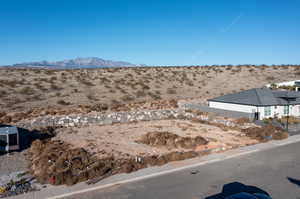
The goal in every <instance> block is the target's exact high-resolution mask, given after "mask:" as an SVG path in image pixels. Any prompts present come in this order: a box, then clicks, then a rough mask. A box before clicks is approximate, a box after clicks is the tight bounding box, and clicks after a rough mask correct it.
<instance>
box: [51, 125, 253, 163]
mask: <svg viewBox="0 0 300 199" xmlns="http://www.w3.org/2000/svg"><path fill="white" fill-rule="evenodd" d="M60 131H61V132H60V133H58V135H57V136H56V137H55V138H54V140H61V141H63V142H65V143H69V144H71V145H73V146H76V147H81V148H84V149H86V150H87V151H88V152H90V153H91V154H95V155H97V156H98V157H100V158H103V157H105V156H106V155H107V154H111V153H112V154H114V155H115V156H118V157H128V156H146V155H154V154H164V153H168V152H170V151H188V150H190V149H187V148H182V147H168V145H165V146H153V145H152V146H151V145H147V144H143V143H141V142H139V141H140V140H141V139H142V138H143V136H145V135H146V134H147V133H159V132H163V133H165V132H168V133H171V134H175V135H178V136H180V137H192V138H195V137H196V136H201V137H203V138H204V139H206V140H207V141H208V144H207V145H205V146H203V145H201V146H200V147H198V148H197V147H196V148H195V150H196V151H197V150H203V149H206V148H210V147H236V146H244V145H248V144H254V143H257V141H256V140H252V139H249V138H247V137H243V136H240V135H241V132H239V131H234V130H228V131H224V130H222V129H220V128H218V127H215V126H211V125H206V124H200V123H194V122H192V121H185V120H161V121H149V122H138V123H129V124H115V125H107V126H89V127H84V128H69V129H61V130H60ZM161 139H162V138H161ZM177 139H178V138H177Z"/></svg>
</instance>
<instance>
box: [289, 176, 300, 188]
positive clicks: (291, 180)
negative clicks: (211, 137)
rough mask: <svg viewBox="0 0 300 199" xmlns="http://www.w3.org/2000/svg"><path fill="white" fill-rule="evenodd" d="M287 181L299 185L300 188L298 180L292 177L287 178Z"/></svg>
mask: <svg viewBox="0 0 300 199" xmlns="http://www.w3.org/2000/svg"><path fill="white" fill-rule="evenodd" d="M287 179H288V180H289V181H290V183H293V184H295V185H297V186H298V187H300V180H297V179H295V178H291V177H287Z"/></svg>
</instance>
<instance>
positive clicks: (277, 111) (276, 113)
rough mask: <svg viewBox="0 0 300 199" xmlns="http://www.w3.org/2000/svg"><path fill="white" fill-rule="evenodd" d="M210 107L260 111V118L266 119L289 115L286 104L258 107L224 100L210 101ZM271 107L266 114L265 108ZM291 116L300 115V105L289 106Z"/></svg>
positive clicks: (247, 111)
mask: <svg viewBox="0 0 300 199" xmlns="http://www.w3.org/2000/svg"><path fill="white" fill-rule="evenodd" d="M209 107H212V108H218V109H223V110H230V111H239V112H245V113H253V112H256V111H257V112H259V119H260V120H262V119H265V118H274V117H278V118H281V117H284V116H287V114H285V112H284V107H285V106H262V107H256V106H250V105H241V104H231V103H223V102H212V101H210V102H209ZM266 107H269V108H270V115H266V111H265V108H266ZM289 116H296V117H300V105H290V106H289Z"/></svg>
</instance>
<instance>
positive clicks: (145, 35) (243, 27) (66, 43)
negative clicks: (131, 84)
mask: <svg viewBox="0 0 300 199" xmlns="http://www.w3.org/2000/svg"><path fill="white" fill-rule="evenodd" d="M299 10H300V0H1V4H0V27H1V29H0V30H1V33H0V65H5V64H13V63H20V62H26V61H40V60H48V61H57V60H63V59H70V58H75V57H90V56H96V57H100V58H104V59H111V60H122V61H129V62H132V63H140V64H147V65H206V64H208V65H211V64H300V56H299V55H300V12H299Z"/></svg>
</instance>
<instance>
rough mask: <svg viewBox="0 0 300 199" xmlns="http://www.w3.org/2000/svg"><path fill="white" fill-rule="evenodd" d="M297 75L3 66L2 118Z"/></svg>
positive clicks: (197, 93)
mask: <svg viewBox="0 0 300 199" xmlns="http://www.w3.org/2000/svg"><path fill="white" fill-rule="evenodd" d="M299 78H300V67H299V66H297V65H291V66H289V65H278V66H266V65H261V66H255V65H240V66H194V67H193V66H191V67H134V68H106V69H105V68H104V69H74V70H50V69H33V68H0V86H1V87H0V106H1V112H0V121H1V120H3V122H4V123H5V122H6V123H7V122H11V120H17V118H19V117H21V118H22V114H23V115H24V114H25V115H27V116H28V115H29V114H34V115H35V116H38V115H47V114H59V112H61V113H62V114H63V113H72V112H75V113H76V112H77V113H78V112H90V111H93V110H96V111H109V110H112V111H115V110H128V109H136V108H138V107H143V106H145V105H144V104H145V103H149V102H151V101H155V100H176V101H178V100H196V101H197V102H199V103H206V100H207V99H209V98H213V97H217V96H220V95H224V94H228V93H233V92H238V91H241V90H246V89H251V88H257V87H262V86H264V85H266V84H268V83H273V82H280V81H287V80H294V79H299ZM130 104H131V105H130ZM124 105H125V106H124ZM126 105H127V106H126ZM124 107H125V108H124ZM148 107H149V105H148ZM145 108H147V105H146V106H145ZM7 116H9V117H7Z"/></svg>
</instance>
